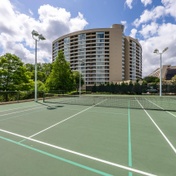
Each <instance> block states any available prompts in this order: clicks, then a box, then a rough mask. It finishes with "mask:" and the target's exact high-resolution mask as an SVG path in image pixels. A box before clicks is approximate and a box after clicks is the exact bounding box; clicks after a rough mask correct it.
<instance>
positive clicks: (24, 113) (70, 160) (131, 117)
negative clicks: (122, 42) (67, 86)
mask: <svg viewBox="0 0 176 176" xmlns="http://www.w3.org/2000/svg"><path fill="white" fill-rule="evenodd" d="M0 146H1V147H0V156H1V157H0V163H1V164H0V172H1V174H0V175H2V176H12V175H13V176H24V175H25V176H31V175H32V176H40V175H42V176H48V175H59V176H95V175H104V176H112V175H114V176H141V175H148V176H149V175H150V176H152V175H159V176H160V175H161V176H162V175H163V176H174V175H176V167H175V166H176V97H169V98H167V97H164V98H163V97H162V98H159V97H157V98H156V97H152V98H148V97H147V96H146V97H145V98H141V97H129V96H119V97H118V96H99V97H94V96H81V97H62V98H58V99H56V98H54V97H52V96H50V99H48V100H47V99H45V101H44V102H43V101H40V102H38V103H35V102H23V103H14V104H6V105H0Z"/></svg>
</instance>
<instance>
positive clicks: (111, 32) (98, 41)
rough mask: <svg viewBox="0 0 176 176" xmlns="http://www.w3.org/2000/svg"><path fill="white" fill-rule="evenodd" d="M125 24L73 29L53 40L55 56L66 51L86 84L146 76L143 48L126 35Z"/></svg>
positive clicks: (71, 64) (67, 58) (68, 58)
mask: <svg viewBox="0 0 176 176" xmlns="http://www.w3.org/2000/svg"><path fill="white" fill-rule="evenodd" d="M123 30H124V26H123V25H120V24H114V25H112V27H111V28H97V29H89V30H82V31H77V32H73V33H70V34H67V35H64V36H61V37H59V38H58V39H56V40H55V41H53V43H52V59H53V61H54V59H55V58H56V56H57V53H58V51H60V50H62V51H63V52H64V55H65V58H66V60H67V61H68V62H70V66H71V69H72V70H73V71H74V70H77V71H79V72H81V74H82V76H83V78H84V81H85V84H86V86H93V85H94V84H96V85H99V84H106V83H111V82H113V83H116V82H120V81H123V80H124V81H125V80H136V79H137V78H142V48H141V45H140V44H139V42H138V41H137V40H136V39H133V38H131V37H126V36H124V34H123Z"/></svg>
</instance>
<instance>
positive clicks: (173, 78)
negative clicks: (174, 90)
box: [171, 75, 176, 85]
mask: <svg viewBox="0 0 176 176" xmlns="http://www.w3.org/2000/svg"><path fill="white" fill-rule="evenodd" d="M171 80H172V84H174V85H176V75H175V76H173V77H172V79H171Z"/></svg>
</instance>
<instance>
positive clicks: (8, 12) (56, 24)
mask: <svg viewBox="0 0 176 176" xmlns="http://www.w3.org/2000/svg"><path fill="white" fill-rule="evenodd" d="M0 12H1V13H3V16H2V15H1V16H0V31H1V33H0V48H1V50H0V51H1V53H0V54H1V55H2V54H5V53H7V52H10V53H14V54H16V55H17V56H19V57H20V58H21V59H22V60H23V62H26V63H34V40H33V39H32V36H31V31H32V30H33V29H34V30H37V31H38V32H39V33H42V34H43V35H44V36H45V38H46V40H45V41H40V42H38V62H44V61H46V60H47V61H48V62H51V44H52V41H53V40H55V39H56V38H58V37H59V36H61V35H64V34H66V33H69V32H73V31H75V30H82V29H84V27H85V26H86V25H87V24H88V23H87V21H86V20H85V19H84V17H83V15H82V14H81V13H80V12H78V15H77V16H76V17H72V15H71V13H70V12H68V11H66V9H64V8H56V7H53V6H50V5H43V6H40V8H39V9H38V15H39V17H38V19H35V18H34V17H33V12H32V11H31V10H30V9H28V12H27V13H29V15H30V16H28V15H26V14H24V13H21V12H20V11H17V10H16V8H15V7H14V6H13V5H12V4H11V2H10V0H5V1H0Z"/></svg>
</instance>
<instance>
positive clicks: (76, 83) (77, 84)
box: [73, 71, 84, 92]
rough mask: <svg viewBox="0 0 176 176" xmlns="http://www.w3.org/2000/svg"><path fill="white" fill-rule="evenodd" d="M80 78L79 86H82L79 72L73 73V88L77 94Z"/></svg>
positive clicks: (82, 80) (82, 81) (82, 82)
mask: <svg viewBox="0 0 176 176" xmlns="http://www.w3.org/2000/svg"><path fill="white" fill-rule="evenodd" d="M80 76H81V86H82V85H83V84H84V79H83V78H82V75H80V72H79V71H73V79H74V87H75V88H76V90H77V92H78V90H79V82H80Z"/></svg>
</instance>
